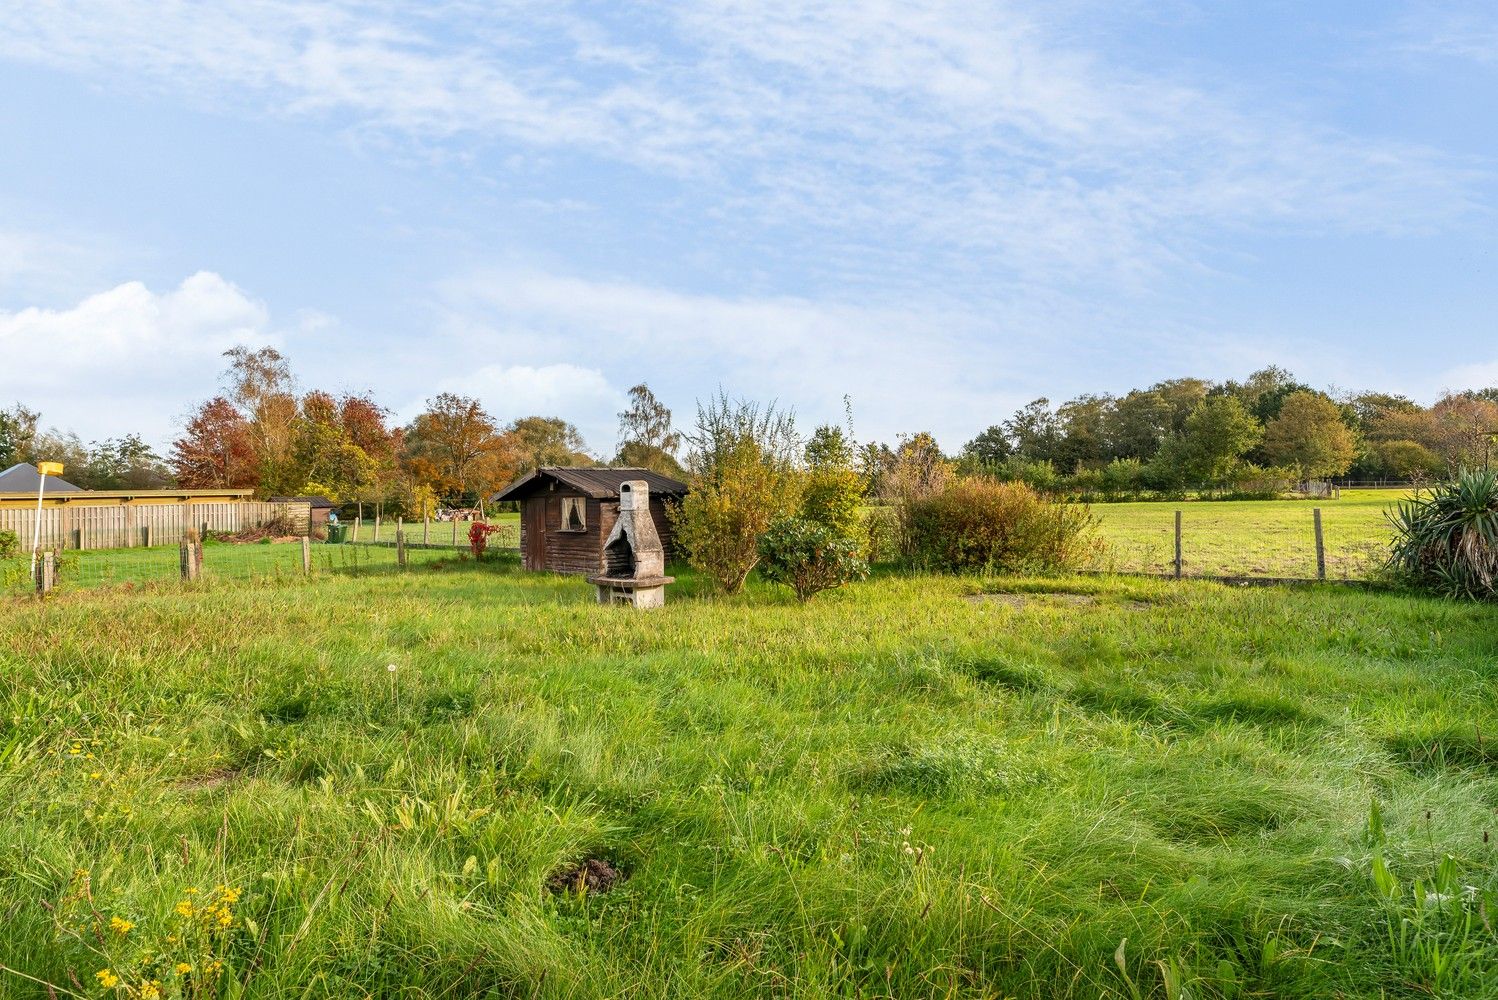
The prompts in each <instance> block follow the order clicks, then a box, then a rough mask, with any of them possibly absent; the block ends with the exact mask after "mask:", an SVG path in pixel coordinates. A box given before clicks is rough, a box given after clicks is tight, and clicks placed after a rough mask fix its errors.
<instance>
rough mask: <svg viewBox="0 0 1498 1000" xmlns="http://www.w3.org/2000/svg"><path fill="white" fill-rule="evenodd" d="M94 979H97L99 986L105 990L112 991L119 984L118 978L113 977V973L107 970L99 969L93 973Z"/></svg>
mask: <svg viewBox="0 0 1498 1000" xmlns="http://www.w3.org/2000/svg"><path fill="white" fill-rule="evenodd" d="M94 978H95V979H97V980H98V981H99V985H100V986H102V987H104V988H105V989H106V990H112V989H114V988H115V987H116V986H118V985H119V983H120V977H119V976H117V975H115V974H114V973H113V972H110V971H109V970H108V969H100V970H99V971H98V972H96V973H94Z"/></svg>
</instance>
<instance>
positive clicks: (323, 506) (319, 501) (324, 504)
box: [269, 496, 338, 510]
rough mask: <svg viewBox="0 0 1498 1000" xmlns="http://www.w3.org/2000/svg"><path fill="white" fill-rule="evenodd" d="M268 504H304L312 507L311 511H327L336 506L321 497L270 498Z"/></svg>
mask: <svg viewBox="0 0 1498 1000" xmlns="http://www.w3.org/2000/svg"><path fill="white" fill-rule="evenodd" d="M269 502H270V503H304V504H309V505H311V507H312V509H313V510H327V509H329V508H331V507H337V506H338V505H337V504H336V503H334V502H333V501H331V500H329V499H328V498H327V497H323V496H306V497H271V498H270V501H269Z"/></svg>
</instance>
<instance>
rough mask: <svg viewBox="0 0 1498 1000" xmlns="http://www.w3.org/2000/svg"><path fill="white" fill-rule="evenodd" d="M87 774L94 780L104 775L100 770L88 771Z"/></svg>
mask: <svg viewBox="0 0 1498 1000" xmlns="http://www.w3.org/2000/svg"><path fill="white" fill-rule="evenodd" d="M88 776H89V777H90V778H92V779H93V780H95V781H98V780H99V779H100V778H102V777H104V775H103V773H102V772H100V771H90V772H89V775H88Z"/></svg>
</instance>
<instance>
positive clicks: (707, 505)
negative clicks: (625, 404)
mask: <svg viewBox="0 0 1498 1000" xmlns="http://www.w3.org/2000/svg"><path fill="white" fill-rule="evenodd" d="M687 442H688V444H689V445H690V446H691V450H690V452H689V453H688V456H687V474H688V478H687V483H688V486H689V487H690V489H689V491H688V493H687V495H686V497H685V498H684V499H683V500H682V502H681V504H680V505H678V506H677V507H674V508H672V514H671V517H672V524H673V527H674V528H675V532H676V543H677V544H678V545H680V546H681V548H682V550H683V551H684V552H685V553H686V556H687V561H688V562H689V563H691V564H692V566H694V567H696V568H697V569H699V570H701V571H702V572H704V573H706V574H707V575H708V576H709V577H711V578H712V579H713V581H714V582H715V583H716V584H717V586H718V587H719V589H720V590H722V591H724V592H725V593H730V594H732V593H737V592H738V591H739V590H741V589H742V588H743V586H744V580H745V579H746V578H747V577H748V576H749V573H750V571H751V570H753V569H754V566H755V564H756V563H757V562H759V538H760V536H761V535H763V534H764V532H765V531H766V529H768V528H769V526H770V525H771V524H772V523H773V522H774V521H775V520H776V519H777V518H780V517H784V516H786V515H788V514H791V513H792V512H794V511H795V510H796V507H797V505H798V504H799V502H800V500H801V477H800V475H799V472H798V470H797V467H796V466H797V461H796V460H797V458H798V454H799V452H800V450H801V449H800V439H799V438H798V437H797V435H796V423H795V418H794V417H793V416H792V415H791V414H790V413H786V412H782V411H780V410H777V409H776V407H775V405H774V404H773V403H772V404H770V405H769V406H764V407H761V406H760V405H759V404H757V403H752V402H749V401H747V400H730V399H729V398H728V396H727V394H725V393H722V392H720V393H719V394H718V395H717V396H715V397H713V398H712V399H710V400H708V401H707V402H706V403H702V402H699V403H698V404H697V424H696V428H695V430H694V431H693V432H692V434H691V435H690V436H689V437H688V438H687Z"/></svg>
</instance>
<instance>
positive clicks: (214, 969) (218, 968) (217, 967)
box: [208, 958, 224, 976]
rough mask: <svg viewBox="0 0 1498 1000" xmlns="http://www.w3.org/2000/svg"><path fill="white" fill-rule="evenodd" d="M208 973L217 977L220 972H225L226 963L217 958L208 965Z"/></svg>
mask: <svg viewBox="0 0 1498 1000" xmlns="http://www.w3.org/2000/svg"><path fill="white" fill-rule="evenodd" d="M208 971H209V972H210V973H212V974H213V975H215V976H216V975H218V974H219V973H220V972H223V971H224V963H223V962H220V961H219V960H218V959H216V958H215V959H214V960H213V961H211V962H209V963H208Z"/></svg>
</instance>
